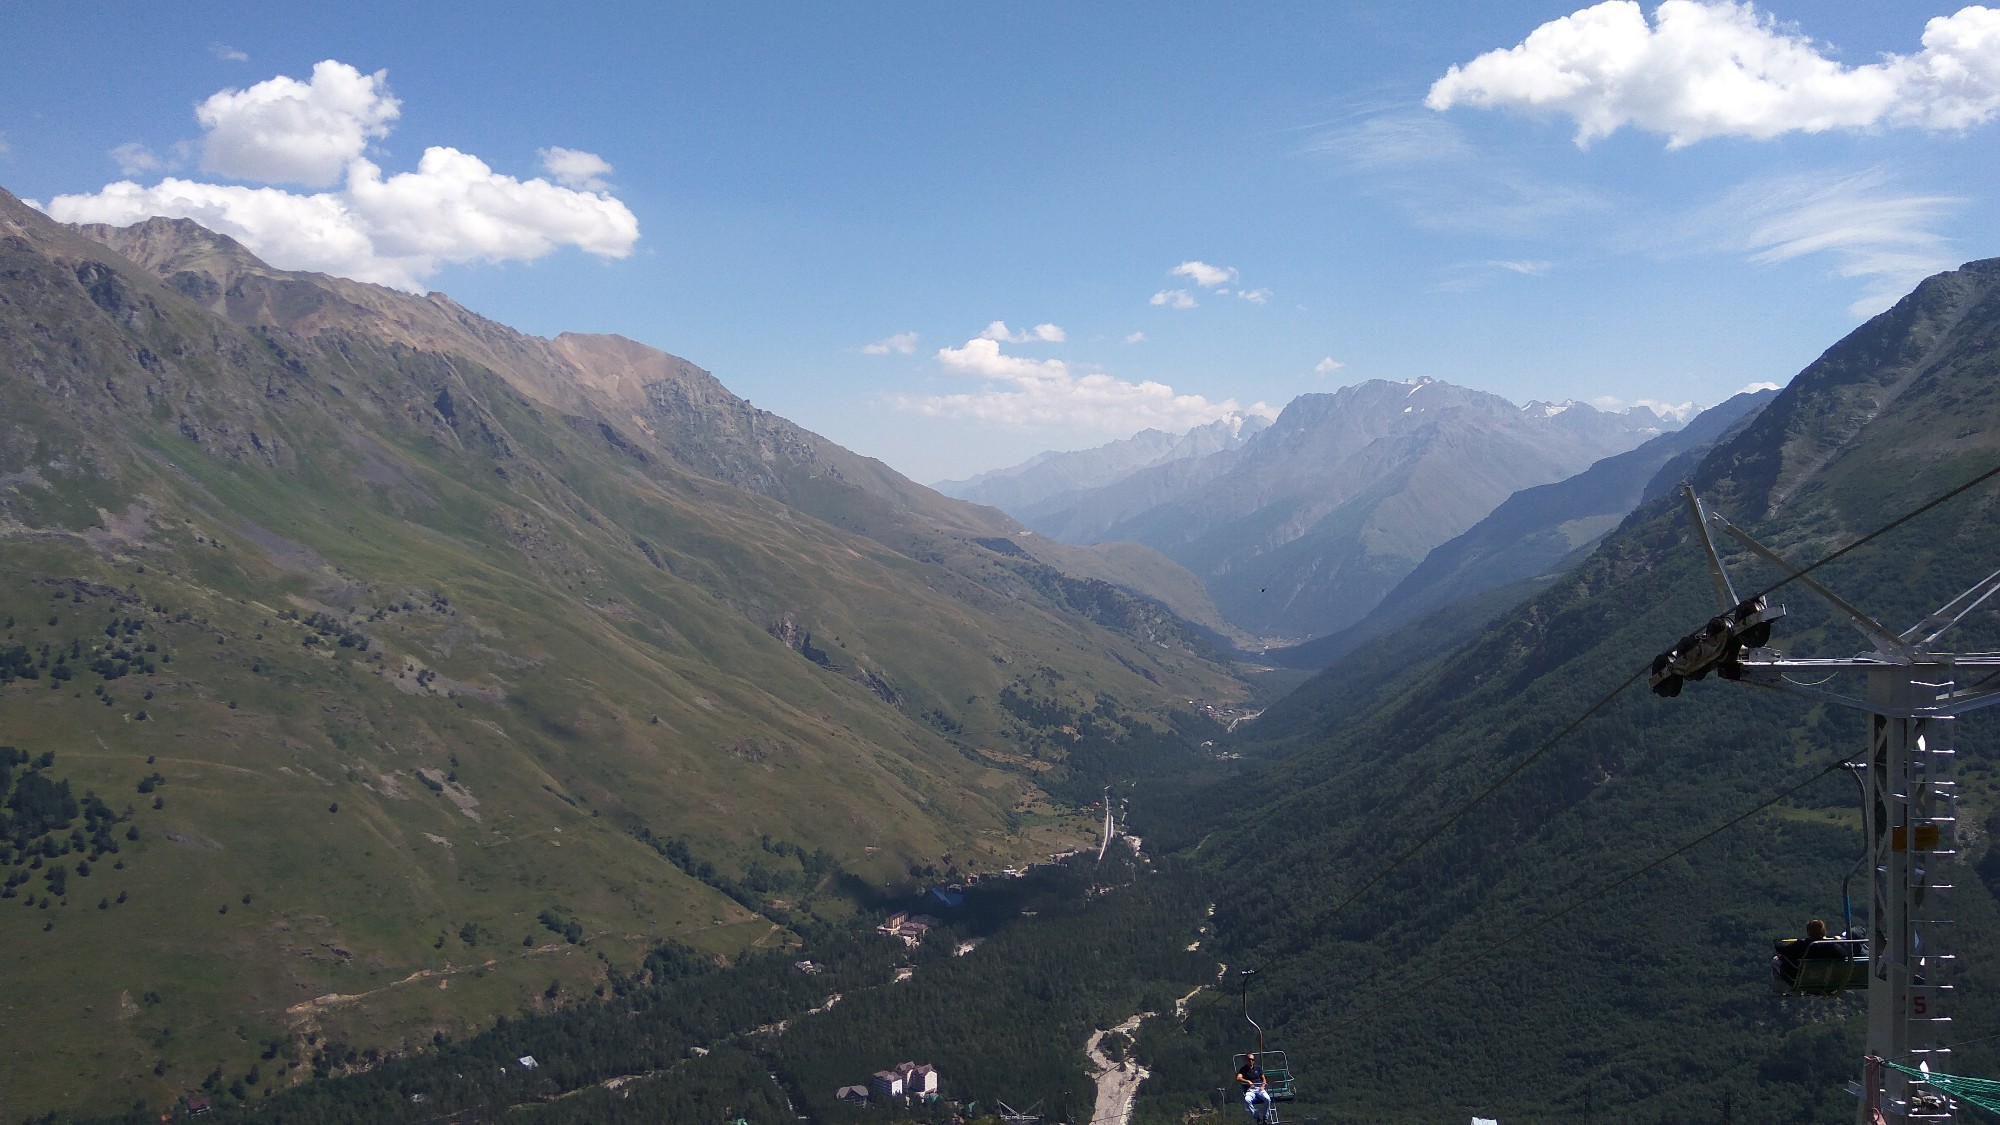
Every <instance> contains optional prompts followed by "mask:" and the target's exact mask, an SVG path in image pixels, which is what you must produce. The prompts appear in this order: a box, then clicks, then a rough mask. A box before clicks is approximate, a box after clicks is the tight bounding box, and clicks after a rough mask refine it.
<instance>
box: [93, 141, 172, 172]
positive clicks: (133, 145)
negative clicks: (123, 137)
mask: <svg viewBox="0 0 2000 1125" xmlns="http://www.w3.org/2000/svg"><path fill="white" fill-rule="evenodd" d="M107 155H109V156H110V157H111V160H112V163H114V164H116V165H118V170H119V171H120V172H122V173H124V174H125V175H127V176H142V175H145V174H146V173H147V172H153V171H157V170H159V169H160V168H163V167H165V166H166V161H164V160H161V159H160V158H159V157H158V156H157V155H155V154H154V152H153V150H152V149H149V148H147V147H146V146H145V145H142V144H140V143H139V142H138V141H126V142H125V143H124V144H122V145H119V146H118V147H117V148H114V149H112V150H111V151H110V153H108V154H107Z"/></svg>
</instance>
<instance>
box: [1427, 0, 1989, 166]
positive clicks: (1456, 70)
mask: <svg viewBox="0 0 2000 1125" xmlns="http://www.w3.org/2000/svg"><path fill="white" fill-rule="evenodd" d="M1424 104H1426V105H1428V106H1429V107H1430V108H1432V109H1434V110H1440V111H1442V110H1447V109H1451V108H1453V107H1454V106H1459V105H1467V106H1473V107H1477V108H1481V109H1502V110H1516V111H1520V112H1524V113H1531V114H1560V115H1563V116H1566V117H1569V118H1570V119H1572V120H1573V121H1575V122H1576V143H1577V144H1578V145H1579V146H1586V145H1589V144H1590V143H1591V142H1593V141H1596V140H1599V139H1602V138H1604V137H1608V136H1610V135H1611V134H1612V133H1615V132H1617V131H1618V130H1619V129H1621V128H1625V127H1627V126H1629V127H1632V128H1635V129H1642V130H1646V131H1648V132H1653V133H1660V134H1664V135H1665V136H1666V137H1667V138H1668V145H1669V147H1674V148H1679V147H1681V146H1683V145H1689V144H1693V143H1695V142H1697V141H1701V140H1705V139H1707V138H1710V137H1724V136H1732V137H1750V138H1755V139H1760V140H1761V139H1767V138H1770V137H1776V136H1780V135H1782V134H1785V133H1791V132H1807V133H1817V132H1822V131H1825V130H1828V129H1865V128H1872V127H1876V126H1882V125H1889V126H1907V127H1916V128H1923V129H1933V130H1939V129H1966V128H1970V127H1971V126H1974V125H1979V124H1983V123H1985V122H1987V121H1990V120H1992V119H1993V118H1994V116H1995V115H1996V114H2000V9H1995V8H1986V7H1981V6H1976V5H1975V6H1970V7H1965V8H1961V9H1959V11H1958V12H1957V13H1955V14H1953V15H1950V16H1939V17H1936V18H1934V19H1932V20H1930V21H1929V22H1927V23H1926V24H1925V25H1924V31H1923V49H1922V50H1921V51H1919V52H1918V53H1916V54H1913V55H1893V54H1892V55H1886V56H1884V57H1883V59H1882V61H1880V62H1875V63H1868V64H1865V65H1862V66H1852V67H1850V66H1843V65H1841V64H1840V63H1838V62H1835V61H1834V60H1833V59H1831V58H1829V57H1827V55H1826V54H1825V53H1824V52H1823V51H1822V50H1821V48H1820V45H1819V44H1817V43H1815V42H1814V41H1813V40H1812V39H1810V38H1809V37H1807V36H1806V35H1804V34H1802V33H1800V32H1798V31H1795V30H1793V29H1791V28H1790V27H1787V26H1785V25H1781V24H1780V23H1778V21H1777V20H1776V19H1775V18H1774V17H1772V16H1769V15H1766V14H1764V13H1762V12H1760V11H1758V10H1757V7H1756V5H1755V4H1752V3H1737V2H1734V0H1663V2H1662V3H1660V4H1659V6H1658V7H1656V8H1655V9H1654V10H1653V20H1652V23H1651V24H1648V23H1647V20H1646V14H1645V12H1644V11H1643V10H1642V9H1641V8H1640V6H1639V5H1638V4H1637V3H1634V2H1632V0H1606V2H1605V3H1601V4H1596V5H1594V6H1592V7H1589V8H1584V9H1582V10H1580V11H1577V12H1574V13H1572V14H1570V15H1567V16H1563V17H1562V18H1560V19H1555V20H1551V21H1549V22H1548V23H1545V24H1543V25H1541V26H1540V27H1538V28H1536V29H1535V30H1534V31H1532V32H1530V33H1529V35H1528V37H1527V38H1526V39H1524V40H1522V41H1521V42H1520V43H1519V44H1517V45H1516V46H1513V47H1509V48H1505V49H1501V50H1493V51H1488V52H1486V53H1485V54H1483V55H1480V56H1479V57H1478V58H1475V59H1473V60H1472V61H1470V62H1468V63H1466V64H1464V65H1463V66H1454V67H1452V68H1451V69H1450V70H1448V71H1447V72H1446V73H1445V75H1444V76H1443V77H1442V78H1439V79H1438V80H1437V81H1436V82H1435V83H1434V84H1432V86H1431V89H1430V94H1429V96H1428V97H1427V98H1426V99H1425V103H1424Z"/></svg>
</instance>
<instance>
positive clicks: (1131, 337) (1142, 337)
mask: <svg viewBox="0 0 2000 1125" xmlns="http://www.w3.org/2000/svg"><path fill="white" fill-rule="evenodd" d="M1125 342H1126V343H1128V344H1143V343H1145V342H1146V334H1145V333H1144V332H1128V333H1126V334H1125Z"/></svg>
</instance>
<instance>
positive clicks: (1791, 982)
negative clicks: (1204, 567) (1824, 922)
mask: <svg viewBox="0 0 2000 1125" xmlns="http://www.w3.org/2000/svg"><path fill="white" fill-rule="evenodd" d="M1847 768H1848V772H1849V773H1851V774H1853V775H1854V780H1855V782H1856V783H1857V784H1860V783H1861V771H1862V770H1863V769H1865V768H1866V767H1863V766H1857V765H1852V764H1850V765H1849V766H1848V767H1847ZM1861 799H1862V800H1863V801H1864V802H1865V801H1866V800H1867V799H1868V792H1867V788H1866V786H1863V788H1862V791H1861ZM1867 861H1868V853H1866V852H1863V853H1862V854H1861V857H1860V858H1859V859H1856V860H1855V861H1854V866H1853V867H1850V868H1848V869H1847V874H1846V875H1845V876H1843V877H1842V878H1841V880H1840V913H1841V918H1842V920H1843V922H1844V924H1845V926H1846V929H1845V930H1844V931H1843V932H1842V934H1841V935H1840V936H1839V937H1826V938H1820V939H1818V940H1816V941H1813V942H1812V944H1810V945H1808V946H1807V947H1806V948H1805V950H1804V951H1803V952H1795V951H1796V950H1797V943H1799V942H1803V941H1806V940H1807V939H1805V938H1779V939H1778V940H1777V941H1775V942H1773V943H1772V949H1773V952H1774V953H1775V954H1776V956H1774V957H1772V958H1771V992H1772V993H1773V994H1774V995H1777V996H1838V995H1839V994H1840V993H1842V992H1848V991H1853V990H1865V989H1866V988H1867V987H1868V939H1867V938H1863V937H1851V936H1849V935H1851V934H1858V933H1860V932H1861V931H1859V930H1857V929H1855V928H1854V897H1853V895H1852V894H1851V885H1852V883H1853V881H1854V876H1855V875H1856V874H1857V873H1859V872H1860V870H1861V867H1862V865H1863V864H1865V863H1866V862H1867ZM1787 953H1791V954H1793V955H1792V956H1789V957H1788V956H1786V954H1787Z"/></svg>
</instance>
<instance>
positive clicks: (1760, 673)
mask: <svg viewBox="0 0 2000 1125" xmlns="http://www.w3.org/2000/svg"><path fill="white" fill-rule="evenodd" d="M1685 492H1686V496H1687V503H1688V509H1689V513H1690V514H1691V515H1692V516H1693V518H1694V523H1695V528H1696V530H1697V532H1698V533H1699V534H1698V537H1699V539H1700V540H1701V544H1702V548H1703V550H1704V551H1705V552H1706V554H1707V561H1708V569H1709V575H1710V577H1711V578H1712V579H1713V581H1714V584H1715V592H1716V597H1717V600H1718V601H1719V603H1720V604H1721V606H1722V614H1721V615H1720V616H1718V617H1716V618H1715V619H1714V620H1712V621H1710V622H1709V624H1708V626H1707V627H1706V628H1704V629H1703V630H1700V631H1698V632H1696V633H1694V634H1691V635H1690V636H1688V637H1686V638H1683V640H1682V641H1681V643H1680V645H1678V646H1676V647H1675V648H1674V649H1671V650H1669V651H1668V652H1665V653H1662V654H1661V655H1660V657H1658V658H1656V659H1655V660H1654V663H1653V675H1652V685H1653V690H1654V691H1655V692H1658V693H1659V694H1661V695H1669V696H1671V695H1678V694H1679V693H1680V685H1681V682H1682V681H1683V680H1691V679H1701V678H1702V677H1704V676H1706V675H1707V674H1708V673H1709V672H1711V671H1713V672H1715V673H1716V674H1717V675H1719V676H1721V677H1722V678H1723V679H1727V680H1734V681H1738V682H1741V683H1746V684H1752V685H1755V686H1757V687H1762V688H1769V689H1771V690H1774V691H1782V692H1785V693H1787V694H1791V695H1800V696H1805V697H1807V698H1809V699H1816V700H1819V701H1820V702H1823V703H1827V704H1831V705H1833V706H1837V707H1845V708H1848V709H1850V710H1855V711H1860V712H1862V713H1863V714H1865V715H1866V716H1867V719H1868V748H1867V752H1866V756H1865V758H1864V759H1863V761H1862V762H1861V764H1860V770H1859V772H1860V775H1861V778H1862V781H1863V788H1864V791H1865V800H1864V803H1863V805H1862V810H1861V814H1862V828H1863V832H1864V833H1865V834H1866V836H1867V840H1868V866H1869V869H1870V871H1871V873H1872V874H1871V879H1870V893H1869V896H1868V907H1869V909H1868V925H1867V932H1866V937H1867V939H1868V942H1867V948H1868V954H1869V964H1868V1040H1867V1055H1868V1057H1870V1058H1873V1059H1887V1060H1891V1061H1895V1062H1900V1063H1902V1064H1903V1065H1905V1066H1911V1067H1924V1068H1928V1069H1932V1070H1936V1071H1938V1072H1940V1073H1949V1070H1950V1068H1949V1066H1948V1063H1949V1060H1950V1057H1951V1046H1950V1043H1951V1039H1952V1025H1951V1000H1952V985H1951V983H1950V979H1949V978H1950V973H1951V968H1952V960H1953V958H1952V954H1951V953H1950V952H1949V951H1948V950H1949V946H1950V941H1949V936H1948V931H1949V927H1950V925H1951V922H1952V919H1951V918H1949V917H1948V916H1947V915H1946V913H1945V912H1944V909H1943V907H1944V899H1945V897H1947V895H1946V893H1947V892H1949V891H1950V890H1951V889H1952V888H1951V886H1950V885H1949V884H1946V883H1940V882H1937V881H1936V876H1937V875H1938V874H1939V873H1940V872H1939V871H1938V867H1939V865H1940V864H1942V863H1944V862H1947V861H1949V860H1951V859H1952V858H1953V857H1954V856H1955V855H1956V851H1955V848H1954V829H1955V827H1956V816H1955V808H1956V802H1957V783H1956V782H1955V781H1954V780H1953V779H1952V773H1953V769H1952V767H1953V760H1954V757H1955V754H1956V751H1955V747H1954V745H1953V741H1952V719H1953V718H1954V717H1956V716H1958V715H1962V714H1965V713H1966V712H1968V711H1973V710H1976V709H1978V708H1981V707H1986V706H1990V705H1992V704H1994V703H2000V653H1946V652H1939V651H1936V645H1937V643H1938V642H1939V641H1940V639H1942V638H1943V636H1944V635H1945V634H1946V633H1947V632H1949V631H1950V630H1951V628H1952V627H1953V626H1955V625H1957V624H1958V623H1959V622H1960V621H1963V620H1964V619H1965V617H1966V616H1967V615H1968V614H1970V613H1971V612H1972V611H1973V610H1974V609H1976V608H1978V607H1979V605H1980V604H1981V603H1983V602H1985V601H1986V600H1987V599H1988V598H1990V597H1992V596H1993V595H1994V594H1995V593H1996V592H2000V571H1996V572H1995V573H1993V574H1992V575H1989V576H1988V577H1987V578H1986V579H1985V580H1984V581H1982V582H1980V583H1978V584H1977V585H1975V586H1973V587H1972V588H1971V589H1969V590H1967V591H1965V592H1964V593H1963V594H1960V595H1959V596H1958V597H1956V598H1954V599H1952V601H1951V602H1950V603H1948V604H1947V605H1945V606H1944V607H1943V608H1941V609H1939V610H1938V611H1937V612H1936V613H1933V614H1931V615H1930V616H1929V617H1926V618H1924V619H1923V620H1922V621H1920V622H1918V623H1917V624H1916V625H1913V626H1911V627H1910V628H1908V629H1906V630H1904V631H1902V632H1900V633H1896V632H1892V631H1890V630H1889V629H1888V628H1886V627H1884V626H1883V625H1882V624H1881V623H1880V622H1877V621H1876V620H1874V619H1873V618H1871V617H1869V616H1868V615H1867V614H1865V613H1863V612H1861V611H1860V610H1859V609H1856V608H1855V607H1854V606H1852V605H1850V604H1849V603H1848V602H1847V601H1845V600H1844V599H1842V598H1841V597H1840V596H1839V595H1837V594H1835V593H1834V592H1833V591H1832V590H1829V589H1827V588H1826V587H1825V586H1823V585H1821V584H1820V583H1819V582H1816V581H1814V580H1813V578H1812V576H1811V575H1809V574H1807V573H1805V572H1804V571H1803V570H1801V568H1799V567H1797V566H1794V565H1793V564H1792V563H1791V562H1789V561H1787V560H1786V559H1785V558H1784V557H1783V556H1781V555H1779V554H1778V553H1777V552H1776V551H1773V550H1771V549H1770V548H1768V547H1766V546H1764V545H1763V544H1762V543H1759V542H1758V541H1757V540H1755V539H1753V538H1751V537H1750V536H1749V535H1748V534H1747V533H1745V532H1744V531H1742V530H1741V529H1740V528H1737V527H1735V526H1734V525H1732V524H1731V523H1730V522H1729V521H1728V520H1726V519H1724V518H1723V517H1722V516H1720V515H1718V514H1716V513H1715V512H1712V511H1709V510H1708V509H1707V507H1706V506H1705V505H1703V504H1702V502H1701V499H1700V498H1699V497H1698V496H1696V495H1695V493H1694V490H1693V489H1692V488H1687V489H1685ZM1718 535H1726V536H1728V537H1729V538H1731V539H1733V540H1735V541H1736V542H1737V543H1739V544H1741V545H1742V546H1744V547H1746V548H1748V549H1749V550H1750V551H1751V552H1752V553H1754V554H1756V555H1757V556H1758V557H1760V558H1762V559H1764V560H1765V561H1766V562H1769V563H1771V564H1772V565H1773V566H1775V567H1777V568H1778V569H1779V570H1781V571H1783V572H1784V573H1785V575H1786V576H1787V577H1788V578H1789V579H1790V580H1791V581H1794V582H1797V583H1798V584H1800V585H1802V586H1804V587H1806V588H1807V589H1809V590H1811V591H1812V592H1813V593H1815V594H1817V595H1818V596H1819V597H1820V598H1822V599H1824V600H1825V601H1826V603H1827V604H1828V605H1830V606H1832V607H1833V608H1834V610H1835V611H1836V612H1838V613H1839V614H1840V615H1841V616H1842V617H1844V618H1845V619H1846V620H1847V622H1848V624H1850V625H1852V626H1853V627H1854V628H1855V629H1856V630H1858V631H1859V632H1860V633H1861V635H1862V636H1863V637H1864V638H1865V639H1866V640H1867V641H1868V644H1869V646H1870V647H1869V649H1868V651H1866V652H1863V653H1861V654H1860V655H1857V656H1853V657H1847V658H1833V659H1791V658H1789V657H1787V656H1785V655H1784V654H1783V653H1782V652H1779V651H1777V650H1775V649H1771V648H1766V647H1763V646H1764V644H1765V642H1766V641H1767V640H1768V639H1769V636H1770V625H1771V623H1772V622H1774V621H1776V620H1777V619H1778V618H1780V617H1783V616H1784V612H1785V611H1784V607H1782V606H1776V605H1772V604H1769V603H1768V602H1767V601H1766V600H1765V599H1764V598H1762V597H1757V598H1752V599H1750V600H1749V601H1743V600H1740V599H1738V597H1737V595H1736V589H1735V587H1734V586H1733V585H1732V584H1731V583H1730V580H1729V575H1728V572H1727V571H1726V570H1724V568H1723V565H1722V557H1721V555H1720V554H1719V553H1718V552H1717V551H1716V546H1715V544H1716V538H1717V536H1718ZM1799 672H1803V673H1810V674H1813V675H1814V676H1815V677H1817V682H1814V683H1802V682H1800V681H1798V680H1795V679H1793V678H1792V676H1791V674H1792V673H1799ZM1843 676H1845V677H1848V682H1849V683H1852V682H1853V681H1854V677H1859V678H1860V683H1859V684H1857V685H1856V687H1857V688H1858V689H1859V690H1858V692H1857V693H1855V694H1844V693H1843V692H1842V691H1840V690H1830V689H1829V688H1827V687H1826V686H1825V685H1827V684H1829V683H1833V682H1834V681H1836V680H1839V679H1840V678H1841V677H1843ZM1967 680H1969V681H1970V684H1969V686H1962V681H1967ZM1878 1110H1879V1112H1880V1113H1881V1115H1882V1118H1883V1119H1884V1120H1885V1121H1887V1122H1890V1123H1891V1125H1906V1123H1912V1122H1938V1121H1956V1120H1957V1117H1956V1110H1955V1108H1954V1107H1953V1105H1952V1103H1951V1102H1950V1100H1949V1099H1948V1098H1945V1097H1943V1096H1942V1095H1941V1094H1938V1093H1937V1092H1935V1091H1932V1090H1930V1089H1928V1088H1927V1087H1925V1086H1924V1084H1923V1082H1922V1081H1921V1080H1920V1079H1912V1078H1909V1077H1907V1076H1905V1075H1903V1074H1901V1073H1899V1072H1897V1071H1895V1070H1893V1069H1891V1068H1886V1067H1882V1066H1877V1065H1869V1066H1867V1067H1865V1068H1864V1071H1863V1077H1862V1082H1861V1108H1860V1112H1859V1116H1858V1120H1860V1121H1861V1122H1862V1123H1863V1125H1869V1123H1870V1121H1871V1119H1872V1117H1873V1115H1874V1114H1875V1113H1876V1112H1877V1111H1878Z"/></svg>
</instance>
